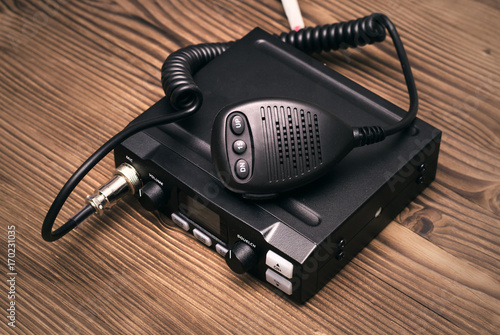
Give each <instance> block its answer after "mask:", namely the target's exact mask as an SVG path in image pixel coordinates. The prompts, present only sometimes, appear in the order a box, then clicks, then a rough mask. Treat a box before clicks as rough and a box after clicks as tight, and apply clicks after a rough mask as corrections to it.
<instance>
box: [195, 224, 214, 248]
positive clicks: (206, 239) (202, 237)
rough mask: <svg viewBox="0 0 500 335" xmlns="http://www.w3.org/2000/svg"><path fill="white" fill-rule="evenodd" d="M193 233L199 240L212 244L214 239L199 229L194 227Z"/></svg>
mask: <svg viewBox="0 0 500 335" xmlns="http://www.w3.org/2000/svg"><path fill="white" fill-rule="evenodd" d="M193 235H194V237H196V239H197V240H198V241H200V242H201V243H203V244H204V245H206V246H207V247H210V246H211V245H212V239H211V238H210V237H208V236H207V235H205V234H204V233H202V232H201V231H199V230H198V229H196V228H194V229H193Z"/></svg>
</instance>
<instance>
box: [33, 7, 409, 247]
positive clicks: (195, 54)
mask: <svg viewBox="0 0 500 335" xmlns="http://www.w3.org/2000/svg"><path fill="white" fill-rule="evenodd" d="M385 29H387V31H388V32H389V35H390V36H391V38H392V40H393V42H394V46H395V47H396V51H397V54H398V57H399V60H400V62H401V67H402V70H403V74H404V76H405V81H406V85H407V87H408V93H409V96H410V108H409V110H408V113H407V114H406V115H405V117H404V118H403V119H401V120H400V121H399V122H397V123H396V124H394V125H392V126H388V127H385V128H382V127H379V126H370V127H360V128H354V129H353V134H354V137H355V140H356V142H357V145H358V146H360V145H365V144H371V143H375V142H377V141H381V140H383V139H384V138H385V136H389V135H392V134H395V133H397V132H399V131H401V130H402V129H404V128H406V127H408V126H409V125H410V124H411V122H412V121H413V120H414V119H415V116H416V113H417V108H418V97H417V90H416V86H415V83H414V80H413V75H412V73H411V69H410V64H409V62H408V59H407V56H406V52H405V50H404V47H403V44H402V42H401V39H400V38H399V35H398V33H397V31H396V28H395V27H394V25H393V24H392V22H391V21H390V20H389V18H387V17H386V16H385V15H383V14H372V15H370V16H366V17H363V18H360V19H357V20H352V21H348V22H341V23H336V24H331V25H326V26H318V27H316V28H307V29H302V30H299V31H297V32H295V31H291V32H289V33H283V34H281V35H280V36H279V38H280V39H281V40H282V41H284V42H286V43H288V44H291V45H293V46H295V47H296V48H298V49H300V50H303V51H305V52H320V51H329V50H337V49H342V48H343V49H345V48H347V47H358V46H363V45H366V44H372V43H375V42H381V41H383V40H384V39H385V34H386V33H385ZM232 43H233V42H228V43H209V44H199V45H193V46H188V47H185V48H182V49H180V50H178V51H176V52H174V53H172V54H171V55H170V56H169V57H168V58H167V59H166V60H165V62H164V64H163V67H162V70H161V74H162V76H161V82H162V87H163V89H164V91H165V94H166V96H167V97H169V101H170V104H171V105H172V106H173V107H174V109H176V110H178V111H179V112H177V113H174V114H170V115H166V116H163V117H159V118H155V119H151V120H145V121H142V122H139V123H134V124H133V125H129V126H127V127H126V128H125V129H123V130H122V131H120V132H119V133H118V134H116V135H115V136H113V137H112V138H111V139H110V140H108V141H107V142H106V143H105V144H103V145H102V146H101V147H100V148H99V149H98V150H97V151H96V152H95V153H94V154H92V156H90V157H89V158H88V159H87V160H86V161H85V162H84V163H83V164H82V165H81V166H80V167H79V168H78V169H77V170H76V172H75V173H74V174H73V175H72V176H71V177H70V178H69V179H68V181H67V182H66V184H65V185H64V186H63V187H62V189H61V190H60V191H59V194H58V195H57V196H56V198H55V199H54V202H53V203H52V205H51V206H50V208H49V210H48V212H47V215H46V217H45V220H44V222H43V225H42V237H43V238H44V240H46V241H55V240H57V239H59V238H61V237H62V236H64V235H65V234H67V233H68V232H69V231H70V230H71V229H73V228H75V227H76V226H77V225H78V224H79V223H80V222H81V221H83V220H84V219H86V218H87V217H88V216H90V215H92V214H93V212H92V211H93V208H92V206H90V205H87V206H85V207H84V210H83V211H82V212H80V213H79V214H77V215H76V216H74V217H73V218H71V219H70V220H68V221H67V222H66V223H65V224H63V225H62V226H61V227H59V228H58V229H56V230H55V231H54V232H52V227H53V225H54V222H55V220H56V218H57V215H58V214H59V212H60V210H61V208H62V206H63V205H64V203H65V202H66V200H67V198H68V197H69V196H70V194H71V193H72V192H73V190H74V189H75V187H76V186H77V185H78V183H80V181H81V180H82V179H83V178H84V177H85V175H87V173H88V172H89V171H90V170H91V169H92V168H93V167H94V166H95V165H96V164H97V163H98V162H99V161H101V160H102V159H103V158H104V157H105V156H106V155H107V154H108V153H109V152H111V150H113V149H114V148H115V147H116V146H117V145H118V144H120V143H121V142H123V141H124V140H125V139H127V138H128V137H130V136H132V135H134V134H136V133H138V132H140V131H142V130H145V129H147V128H151V127H154V126H158V125H162V124H167V123H171V122H175V121H178V120H180V119H183V118H186V117H188V116H190V115H192V114H193V113H195V112H196V111H197V110H198V109H199V108H200V107H201V104H202V102H203V95H202V92H201V90H200V89H199V87H198V86H197V85H196V83H195V81H194V79H193V75H194V73H196V71H198V70H199V69H200V68H202V67H203V66H204V65H206V64H207V63H208V62H210V61H211V60H212V59H214V58H215V57H217V56H219V55H220V54H222V53H223V52H224V51H226V50H227V49H228V48H229V47H230V46H231V45H232Z"/></svg>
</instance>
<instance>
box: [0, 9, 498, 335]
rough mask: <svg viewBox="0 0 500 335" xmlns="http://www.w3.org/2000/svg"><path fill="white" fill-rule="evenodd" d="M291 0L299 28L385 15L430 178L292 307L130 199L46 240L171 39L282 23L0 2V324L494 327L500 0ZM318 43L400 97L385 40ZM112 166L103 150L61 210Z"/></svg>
mask: <svg viewBox="0 0 500 335" xmlns="http://www.w3.org/2000/svg"><path fill="white" fill-rule="evenodd" d="M300 3H301V8H302V11H303V14H304V17H305V21H306V24H309V25H315V24H325V23H331V22H336V21H339V20H349V19H352V18H355V17H360V16H363V15H367V14H369V13H370V12H373V11H383V12H385V13H387V14H388V15H389V17H390V18H391V19H392V20H393V21H394V22H395V24H396V25H397V27H398V29H399V31H400V33H401V35H402V38H403V41H404V43H405V46H406V48H407V51H408V54H409V58H410V61H411V63H412V66H413V70H414V74H415V77H416V80H417V85H418V89H419V93H420V98H421V108H420V111H419V116H420V117H421V118H422V119H424V120H426V121H428V122H429V123H431V124H433V125H435V126H437V127H438V128H440V129H442V130H443V131H444V135H443V141H442V144H441V148H442V152H441V156H440V160H439V168H438V175H437V180H436V182H435V183H434V184H432V186H431V187H430V188H428V189H427V190H426V191H425V192H424V193H423V194H422V195H421V196H420V197H418V198H417V199H416V200H415V201H414V202H413V203H412V204H411V205H410V206H409V207H408V208H407V209H406V210H405V211H403V213H401V215H400V216H398V218H397V219H396V220H395V222H393V223H391V224H390V225H389V226H388V228H387V229H385V230H384V231H383V233H382V234H381V235H380V236H379V237H378V238H376V239H375V240H374V241H373V242H372V243H371V244H370V245H369V246H368V247H367V248H366V249H365V250H363V251H362V252H361V253H360V255H358V257H356V258H355V259H354V260H353V261H352V262H351V263H350V264H348V265H347V266H346V268H345V269H344V270H342V272H341V273H340V274H339V275H337V276H336V277H335V278H334V279H333V280H332V281H331V282H329V283H328V284H327V285H326V287H325V288H324V289H323V290H321V291H320V292H319V293H318V294H317V295H316V296H314V297H313V298H312V299H311V300H310V301H309V302H307V303H306V304H305V305H302V306H298V305H295V304H293V303H291V302H290V301H288V300H287V299H285V298H283V297H281V296H280V295H278V294H275V293H273V289H272V288H271V287H270V286H269V285H267V284H265V283H262V282H259V281H257V280H256V279H255V278H252V277H251V276H248V275H244V276H236V275H234V274H233V273H232V272H231V271H230V270H229V269H228V268H227V266H226V265H225V264H224V261H223V260H222V259H221V258H220V257H219V256H218V255H217V254H215V253H212V252H208V251H207V249H206V248H205V247H204V246H202V245H200V244H199V243H198V242H197V241H195V240H194V239H193V238H192V237H190V236H187V235H185V234H183V233H181V232H179V231H177V230H172V229H170V228H168V227H167V226H166V225H165V224H163V223H161V222H160V221H159V220H158V219H157V218H156V217H154V216H153V215H152V214H150V213H147V212H145V210H143V209H142V208H141V207H140V205H139V204H138V203H137V202H136V201H133V200H130V201H128V202H127V203H125V202H124V203H121V204H119V205H118V206H117V207H116V208H115V209H114V210H113V212H112V213H110V214H109V215H104V216H102V217H100V218H94V219H91V220H90V221H89V222H88V223H87V224H86V225H83V226H82V227H81V228H79V229H78V230H77V231H75V232H74V233H71V234H70V235H69V236H68V237H67V238H64V239H63V240H61V241H59V242H56V243H53V244H48V243H45V242H43V241H42V240H41V237H40V227H41V222H42V220H43V217H44V215H45V212H46V210H47V208H48V207H49V205H50V203H51V201H52V199H53V196H54V195H55V194H56V193H57V191H58V190H59V188H60V187H61V186H62V184H63V183H64V181H65V180H66V179H67V178H68V177H69V176H70V175H71V173H72V172H73V171H74V170H75V169H76V167H77V166H78V165H79V164H80V163H81V162H83V161H84V159H85V158H86V157H87V156H88V155H89V154H91V153H92V152H93V151H94V150H95V149H96V148H97V147H98V146H99V145H100V144H102V143H103V142H104V141H105V140H106V139H107V138H109V137H110V136H112V135H113V134H115V133H116V132H118V131H119V130H120V129H122V128H123V127H124V126H125V125H126V124H127V123H128V122H129V121H131V120H132V119H133V118H134V117H135V116H137V115H139V114H140V113H141V112H142V111H143V110H145V109H146V108H147V107H149V106H150V105H151V104H153V103H154V102H155V101H157V100H158V99H159V98H160V97H161V96H162V94H163V92H162V90H161V87H160V79H159V78H160V76H159V68H160V67H161V64H162V62H163V60H164V59H165V57H166V56H167V55H168V54H169V53H170V52H172V51H174V50H177V49H178V48H179V47H182V46H185V45H189V44H193V43H202V42H218V41H227V40H234V39H237V38H240V37H241V36H243V35H245V34H246V33H247V32H248V31H249V30H251V29H252V28H253V27H255V26H259V27H262V28H264V29H265V30H268V31H269V32H272V33H278V32H280V31H282V30H286V29H288V23H287V20H286V18H285V17H284V14H283V10H282V7H281V4H280V2H279V1H274V0H266V1H259V2H257V1H248V0H245V1H233V0H218V1H204V2H198V1H180V0H170V1H161V2H155V1H149V0H136V1H127V0H117V1H112V2H110V1H78V2H75V1H66V0H48V1H43V2H40V1H23V2H19V1H12V0H6V1H0V78H2V79H1V80H0V134H1V135H2V136H1V137H0V144H1V145H0V157H1V159H0V185H1V186H2V192H0V200H1V202H2V206H0V217H1V218H2V220H1V224H0V236H6V235H7V226H9V225H15V226H16V232H17V235H16V236H17V238H18V242H17V243H18V244H17V250H18V253H17V254H16V257H17V258H16V261H17V262H18V269H17V270H18V272H19V275H18V282H17V284H18V286H17V288H18V290H17V294H18V295H17V298H18V300H17V301H18V306H19V308H18V319H17V325H18V327H17V328H16V329H15V330H13V329H11V328H9V327H7V325H6V323H5V322H1V324H2V325H1V326H0V327H1V328H0V330H1V332H2V333H23V334H24V333H26V334H42V333H68V334H96V333H104V334H105V333H134V334H142V333H165V332H166V333H217V334H221V333H223V334H230V333H255V334H257V333H258V334H262V333H276V334H280V333H281V334H290V333H300V334H306V333H307V334H310V333H315V334H330V333H351V334H352V333H370V334H387V333H397V334H410V333H446V334H460V333H481V334H482V333H498V330H499V329H500V316H499V311H500V303H499V302H500V285H499V284H500V270H499V268H500V267H499V264H500V262H499V259H500V249H499V245H500V236H499V233H500V231H499V227H500V225H499V223H500V215H499V199H500V196H499V194H500V158H499V157H500V155H499V153H500V145H499V143H500V139H499V134H500V129H499V128H500V113H499V108H498V106H499V103H500V100H499V99H500V98H499V95H498V94H497V93H498V90H499V88H500V84H499V80H498V78H500V62H499V53H500V41H499V40H498V38H497V37H496V32H497V31H498V30H499V29H500V22H499V21H498V16H499V14H500V8H499V7H498V5H497V4H496V3H495V2H494V1H493V2H492V1H467V0H457V1H451V0H444V1H441V2H436V1H434V2H416V1H413V2H411V3H409V4H408V3H404V2H400V1H395V0H377V1H368V0H360V1H357V2H352V1H336V2H329V1H310V0H302V1H301V2H300ZM315 57H318V58H320V59H322V60H324V61H325V62H326V63H327V64H328V65H330V66H332V67H333V68H334V69H335V70H337V71H339V72H340V73H342V74H344V75H346V76H347V77H349V78H351V79H353V80H355V81H356V82H359V83H361V84H362V85H363V86H365V87H367V88H369V89H371V90H373V91H375V92H376V93H378V94H380V95H381V96H383V97H385V98H387V99H389V100H390V101H393V102H394V103H396V104H397V105H399V106H401V107H402V108H406V107H405V106H406V104H407V98H406V92H405V86H404V84H403V83H402V76H401V74H400V69H399V64H398V62H397V60H396V59H395V54H394V51H393V47H392V45H391V43H390V42H388V41H387V42H385V43H383V44H380V45H377V46H369V47H365V48H361V49H355V50H348V51H342V52H338V53H332V54H327V55H322V56H315ZM112 166H113V163H112V157H107V158H106V159H105V160H104V161H103V162H102V163H101V164H99V165H98V166H97V167H96V169H95V171H93V172H92V173H91V174H90V175H89V176H88V177H87V178H85V179H84V181H83V182H82V185H80V186H79V187H78V188H77V189H76V192H75V194H74V195H73V196H72V197H71V199H70V201H69V202H68V204H67V205H66V206H65V207H64V209H63V212H62V213H61V216H62V217H68V216H70V215H71V214H72V213H74V212H75V211H76V210H77V209H78V208H79V207H80V206H81V202H82V199H83V198H84V196H85V195H86V194H88V193H89V192H91V191H92V190H93V189H94V188H96V187H98V186H99V185H101V184H102V183H104V182H105V181H106V180H107V179H108V178H109V176H110V173H111V170H112ZM0 240H2V243H0V250H5V249H6V241H5V239H4V238H1V239H0ZM2 255H3V257H0V268H2V269H5V268H6V259H5V257H4V256H5V252H4V251H2ZM2 271H4V270H2ZM4 273H5V271H4ZM4 285H5V284H4ZM4 288H6V287H5V286H4ZM0 301H1V303H0V304H1V306H2V310H5V308H6V305H5V303H6V301H7V300H6V298H5V296H4V297H2V298H0ZM4 321H5V319H4Z"/></svg>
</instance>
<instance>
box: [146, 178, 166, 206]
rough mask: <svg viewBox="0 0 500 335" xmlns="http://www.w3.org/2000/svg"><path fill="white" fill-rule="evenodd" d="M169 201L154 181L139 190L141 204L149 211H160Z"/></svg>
mask: <svg viewBox="0 0 500 335" xmlns="http://www.w3.org/2000/svg"><path fill="white" fill-rule="evenodd" d="M167 200H168V198H167V196H166V195H165V193H164V192H163V189H162V188H161V186H160V185H158V184H157V183H155V182H154V181H150V182H148V183H147V184H146V185H144V186H143V187H142V188H141V189H140V190H139V202H140V203H141V205H142V206H143V207H144V208H145V209H147V210H148V211H154V210H157V209H159V208H160V207H161V206H162V205H163V204H165V203H166V202H167Z"/></svg>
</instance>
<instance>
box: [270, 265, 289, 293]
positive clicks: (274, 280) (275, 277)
mask: <svg viewBox="0 0 500 335" xmlns="http://www.w3.org/2000/svg"><path fill="white" fill-rule="evenodd" d="M266 280H267V281H268V282H269V283H271V285H273V286H274V287H277V288H279V289H280V290H282V291H283V292H285V293H286V294H288V295H291V294H292V282H291V281H289V280H288V279H286V278H285V277H282V276H280V275H279V274H277V273H276V272H274V271H273V270H271V269H267V271H266Z"/></svg>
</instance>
